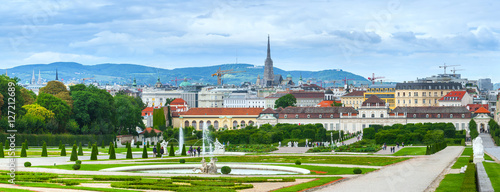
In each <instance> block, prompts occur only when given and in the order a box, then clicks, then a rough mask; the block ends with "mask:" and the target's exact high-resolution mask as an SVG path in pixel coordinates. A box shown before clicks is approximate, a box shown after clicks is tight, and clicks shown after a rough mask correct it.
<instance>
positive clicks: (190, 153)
mask: <svg viewBox="0 0 500 192" xmlns="http://www.w3.org/2000/svg"><path fill="white" fill-rule="evenodd" d="M189 156H193V146H192V145H191V146H190V147H189Z"/></svg>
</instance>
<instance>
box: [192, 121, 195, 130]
mask: <svg viewBox="0 0 500 192" xmlns="http://www.w3.org/2000/svg"><path fill="white" fill-rule="evenodd" d="M191 126H193V127H194V128H195V129H196V121H193V122H191Z"/></svg>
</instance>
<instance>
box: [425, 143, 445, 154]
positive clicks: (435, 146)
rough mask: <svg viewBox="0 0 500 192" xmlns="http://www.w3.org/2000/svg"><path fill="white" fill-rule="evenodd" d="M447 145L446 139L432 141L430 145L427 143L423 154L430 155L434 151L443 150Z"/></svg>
mask: <svg viewBox="0 0 500 192" xmlns="http://www.w3.org/2000/svg"><path fill="white" fill-rule="evenodd" d="M447 146H448V144H447V143H446V141H443V142H438V143H434V144H431V145H427V149H426V150H425V154H426V155H432V154H434V153H437V152H439V151H441V150H443V149H444V148H446V147H447Z"/></svg>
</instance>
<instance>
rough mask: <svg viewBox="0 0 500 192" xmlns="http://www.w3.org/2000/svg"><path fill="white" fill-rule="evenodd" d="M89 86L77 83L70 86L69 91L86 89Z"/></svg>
mask: <svg viewBox="0 0 500 192" xmlns="http://www.w3.org/2000/svg"><path fill="white" fill-rule="evenodd" d="M86 88H87V86H85V85H84V84H76V85H73V86H69V92H70V93H73V92H75V91H84V90H85V89H86Z"/></svg>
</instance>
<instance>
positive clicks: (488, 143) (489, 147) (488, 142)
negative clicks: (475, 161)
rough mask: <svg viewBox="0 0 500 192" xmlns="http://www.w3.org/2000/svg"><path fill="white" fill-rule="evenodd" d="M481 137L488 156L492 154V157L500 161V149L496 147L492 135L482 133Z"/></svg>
mask: <svg viewBox="0 0 500 192" xmlns="http://www.w3.org/2000/svg"><path fill="white" fill-rule="evenodd" d="M479 136H480V137H481V139H482V140H483V146H484V150H485V151H486V152H487V153H488V154H490V156H494V157H495V158H496V159H497V160H500V147H498V146H495V144H494V143H493V139H492V138H491V135H490V134H487V133H481V134H479Z"/></svg>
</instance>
